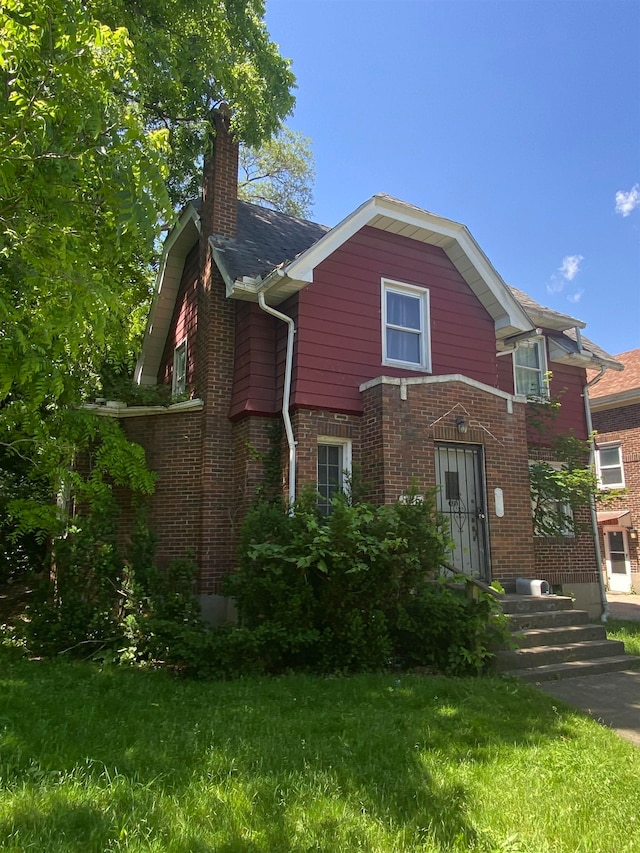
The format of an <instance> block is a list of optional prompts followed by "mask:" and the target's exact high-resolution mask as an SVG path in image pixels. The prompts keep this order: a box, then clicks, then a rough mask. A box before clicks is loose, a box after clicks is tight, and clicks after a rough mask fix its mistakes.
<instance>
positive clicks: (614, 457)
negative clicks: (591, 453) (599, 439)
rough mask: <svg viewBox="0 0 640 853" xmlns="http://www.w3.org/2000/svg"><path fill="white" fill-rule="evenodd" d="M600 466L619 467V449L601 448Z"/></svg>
mask: <svg viewBox="0 0 640 853" xmlns="http://www.w3.org/2000/svg"><path fill="white" fill-rule="evenodd" d="M600 464H601V465H617V466H618V467H619V466H620V448H619V447H603V448H602V450H600Z"/></svg>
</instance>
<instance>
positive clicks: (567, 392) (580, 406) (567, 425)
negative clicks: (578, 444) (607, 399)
mask: <svg viewBox="0 0 640 853" xmlns="http://www.w3.org/2000/svg"><path fill="white" fill-rule="evenodd" d="M549 369H550V370H551V373H552V378H551V388H550V391H551V397H552V398H553V399H557V400H559V401H560V411H559V413H558V417H557V418H556V420H555V423H554V426H555V429H556V431H557V432H568V431H569V430H573V433H574V435H575V436H576V438H583V439H586V438H588V434H587V419H586V415H585V411H584V399H583V397H582V392H583V389H584V386H585V383H586V381H587V375H586V371H585V370H584V369H583V368H582V367H571V366H569V365H566V364H557V363H556V362H554V361H551V362H549Z"/></svg>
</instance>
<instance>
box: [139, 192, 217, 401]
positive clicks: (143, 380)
mask: <svg viewBox="0 0 640 853" xmlns="http://www.w3.org/2000/svg"><path fill="white" fill-rule="evenodd" d="M190 226H191V227H195V229H196V232H197V233H199V232H200V216H199V214H198V211H197V210H196V209H195V207H194V206H193V205H192V204H188V205H187V207H186V208H185V209H184V210H183V212H182V214H181V216H180V218H179V219H178V221H177V223H176V224H175V225H174V227H173V228H172V229H171V231H170V233H169V235H168V237H167V239H166V240H165V241H164V246H163V248H162V257H161V258H160V266H159V269H158V275H157V276H156V283H155V287H154V290H153V299H152V302H151V308H150V310H149V316H148V318H147V325H146V327H145V331H144V337H143V339H142V350H141V351H140V356H139V357H138V361H137V363H136V368H135V371H134V374H133V377H134V382H135V383H136V384H137V385H155V384H156V378H157V377H156V374H157V371H158V367H159V365H160V359H161V358H162V350H163V349H164V343H165V340H166V337H167V332H168V331H169V328H168V326H169V323H171V316H172V313H173V306H171V309H169V307H168V305H167V304H166V300H171V299H175V296H176V294H175V293H172V292H168V291H172V288H170V287H168V286H167V285H168V284H169V281H170V282H171V284H175V280H176V278H177V282H178V286H180V277H181V275H182V269H183V267H184V259H185V258H186V256H187V253H188V251H189V249H190V248H191V246H192V245H193V241H192V240H191V239H190V238H189V239H188V240H187V239H186V237H187V234H186V232H187V229H188V228H189V227H190ZM181 238H182V239H181ZM186 243H188V247H187V246H186ZM183 244H184V245H183ZM165 297H166V298H165ZM167 314H168V317H169V319H168V320H167V319H166V318H167ZM159 337H160V338H161V341H159V340H158V338H159ZM158 350H159V351H160V352H159V354H158ZM145 366H146V370H145ZM154 371H155V372H154Z"/></svg>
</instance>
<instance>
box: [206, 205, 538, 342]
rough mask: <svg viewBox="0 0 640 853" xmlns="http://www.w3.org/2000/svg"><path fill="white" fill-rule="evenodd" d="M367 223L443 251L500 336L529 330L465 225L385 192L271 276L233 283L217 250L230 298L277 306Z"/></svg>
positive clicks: (214, 244)
mask: <svg viewBox="0 0 640 853" xmlns="http://www.w3.org/2000/svg"><path fill="white" fill-rule="evenodd" d="M365 225H369V226H371V227H373V228H378V229H379V230H381V231H388V232H390V233H393V234H399V235H401V236H404V237H409V238H410V239H412V240H419V241H421V242H423V243H428V244H429V245H432V246H439V247H440V248H442V249H443V250H444V252H445V253H446V254H447V255H448V257H449V259H450V260H451V262H452V263H453V264H454V266H455V267H456V268H457V270H458V272H459V273H460V274H461V275H462V277H463V278H464V279H465V281H466V282H467V284H468V285H469V287H470V288H471V290H472V291H473V292H474V293H475V294H476V296H477V297H478V299H479V300H480V302H481V303H482V304H483V305H484V307H485V309H486V310H487V312H488V313H489V315H490V316H491V317H492V318H493V320H494V324H495V329H496V336H497V337H498V338H506V337H509V336H510V335H513V334H518V333H520V332H526V331H532V324H531V321H530V319H529V317H528V316H527V314H526V312H525V311H524V310H523V308H522V306H521V305H520V304H519V303H518V301H517V300H516V299H515V298H514V297H513V295H512V294H511V292H510V291H509V289H508V288H507V286H506V284H505V283H504V281H503V280H502V278H501V277H500V276H499V275H498V273H497V272H496V270H495V269H494V267H493V266H492V264H491V262H490V261H489V259H488V258H487V256H486V255H485V254H484V252H483V251H482V249H481V248H480V246H479V245H478V244H477V243H476V241H475V240H474V238H473V237H472V235H471V233H470V232H469V230H468V229H467V228H466V226H464V225H461V224H460V223H459V222H454V221H453V220H451V219H445V218H444V217H442V216H437V215H436V214H434V213H430V212H429V211H427V210H422V209H421V208H419V207H415V206H414V205H412V204H407V203H406V202H403V201H399V200H398V199H396V198H393V197H392V196H389V195H386V194H384V193H379V194H378V195H375V196H373V197H372V198H370V199H369V200H368V201H366V202H364V204H361V205H360V207H358V208H356V210H354V211H353V213H351V214H349V216H347V217H346V218H345V219H343V220H342V222H340V223H339V224H338V225H336V226H335V227H334V228H332V229H331V230H329V231H327V232H326V233H324V234H323V235H322V236H321V237H320V238H319V239H317V240H316V241H315V242H314V243H312V244H310V245H309V247H308V248H306V249H305V250H304V251H302V252H301V253H300V254H299V255H298V256H297V257H294V259H293V260H290V259H287V258H283V259H282V261H281V262H280V264H279V265H278V266H276V267H274V269H273V270H272V272H271V273H270V274H269V275H266V276H255V277H251V276H248V275H246V274H245V275H244V276H243V278H242V279H239V278H237V277H236V278H235V279H234V277H233V276H232V274H231V270H230V269H229V268H228V267H227V266H226V258H225V256H224V255H223V254H222V252H221V251H218V253H217V255H216V261H217V262H218V265H219V267H220V270H221V272H222V274H223V276H224V278H225V281H226V283H227V292H228V295H229V296H232V297H235V298H237V299H250V300H255V299H256V298H257V293H258V291H259V290H262V291H263V292H264V294H265V298H266V299H267V301H268V302H269V303H270V304H272V305H274V304H275V305H277V304H279V303H280V302H282V301H283V300H284V299H286V298H287V297H288V296H291V294H293V293H295V292H297V291H298V290H301V289H302V288H303V287H305V286H306V285H307V284H309V283H310V282H312V281H313V274H314V270H315V268H316V267H317V266H318V265H319V264H320V263H322V261H324V260H325V258H327V257H329V255H331V254H332V253H333V252H334V251H336V249H338V248H339V247H340V246H342V245H343V244H344V243H345V242H346V241H347V240H348V239H349V238H350V237H352V236H353V235H354V234H356V233H357V232H358V231H359V230H360V229H361V228H363V227H364V226H365ZM211 244H212V247H213V248H214V252H215V250H216V249H219V248H220V246H219V240H217V239H216V238H215V237H214V238H212V239H211ZM290 257H291V255H289V258H290Z"/></svg>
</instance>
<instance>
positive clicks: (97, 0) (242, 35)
mask: <svg viewBox="0 0 640 853" xmlns="http://www.w3.org/2000/svg"><path fill="white" fill-rule="evenodd" d="M87 5H88V7H89V8H90V9H91V10H92V11H93V12H94V14H95V16H96V17H97V18H98V19H99V20H101V21H103V22H104V23H106V24H108V25H109V26H110V27H112V28H114V29H115V28H118V27H126V29H127V31H128V33H129V36H130V39H131V42H132V47H131V50H132V62H133V70H134V72H135V79H136V86H135V89H134V90H133V91H131V92H129V93H127V94H128V97H130V98H132V99H133V100H135V101H136V103H137V104H138V105H139V107H140V109H141V111H142V113H143V115H144V117H145V121H146V123H147V126H148V127H149V128H151V129H155V130H158V129H165V130H167V132H168V134H169V144H170V151H171V155H170V160H169V166H170V174H169V181H168V188H169V193H170V195H171V200H172V202H173V203H174V205H181V204H182V203H184V202H185V201H186V200H187V199H190V198H193V197H194V196H197V195H198V193H199V190H200V174H201V158H202V156H203V154H205V153H206V151H207V146H208V145H209V141H210V134H211V114H212V110H214V109H215V108H216V107H218V106H219V105H220V104H221V103H222V102H223V101H226V102H227V103H228V104H229V106H230V108H231V112H232V129H233V131H234V132H235V134H236V135H237V137H238V139H240V140H241V141H242V142H244V143H245V144H247V145H251V146H256V145H260V143H262V142H264V141H265V140H267V139H269V138H270V137H271V136H272V135H273V134H274V133H276V132H277V131H278V129H279V128H280V124H281V121H282V119H283V118H284V117H285V116H286V115H288V114H289V113H290V112H291V109H292V108H293V104H294V97H293V95H292V93H291V89H292V87H293V86H294V83H295V78H294V76H293V74H292V72H291V69H290V63H289V61H288V60H286V59H283V58H282V57H281V56H280V55H279V53H278V48H277V45H275V44H274V43H273V42H271V41H270V39H269V35H268V32H267V30H266V27H265V24H264V20H263V18H264V2H263V0H135V2H132V0H87Z"/></svg>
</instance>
